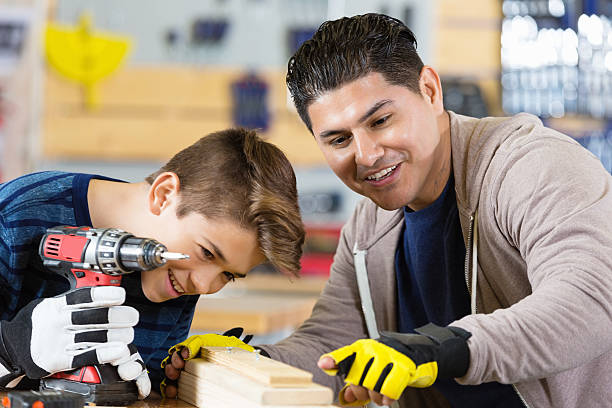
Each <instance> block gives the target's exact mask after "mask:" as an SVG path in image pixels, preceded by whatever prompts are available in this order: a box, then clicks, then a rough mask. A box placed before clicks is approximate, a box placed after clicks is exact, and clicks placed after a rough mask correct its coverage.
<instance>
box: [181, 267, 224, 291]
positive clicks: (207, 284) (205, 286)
mask: <svg viewBox="0 0 612 408" xmlns="http://www.w3.org/2000/svg"><path fill="white" fill-rule="evenodd" d="M216 269H218V270H216ZM221 272H222V271H221V268H215V267H210V268H203V269H199V270H197V269H196V270H194V271H192V272H191V274H190V275H189V277H190V280H191V283H192V285H193V287H194V289H195V291H196V292H197V293H198V294H200V295H205V294H208V293H214V292H217V291H218V290H219V289H221V288H220V287H219V288H217V286H219V285H218V284H217V280H218V279H217V277H218V276H219V274H220V273H221Z"/></svg>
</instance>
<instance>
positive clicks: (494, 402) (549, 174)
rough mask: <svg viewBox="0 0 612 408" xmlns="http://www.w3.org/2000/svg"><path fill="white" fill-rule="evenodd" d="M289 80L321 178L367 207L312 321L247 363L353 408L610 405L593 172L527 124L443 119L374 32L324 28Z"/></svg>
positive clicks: (404, 41) (295, 60) (368, 25)
mask: <svg viewBox="0 0 612 408" xmlns="http://www.w3.org/2000/svg"><path fill="white" fill-rule="evenodd" d="M288 70H289V71H288V74H287V85H288V87H289V90H290V92H291V94H292V97H293V100H294V102H295V105H296V108H297V111H298V113H299V114H300V117H301V118H302V120H303V121H304V123H305V124H306V126H307V127H308V129H309V130H310V131H311V132H312V134H313V135H314V138H315V140H316V142H317V144H318V145H319V147H320V149H321V150H322V152H323V154H324V156H325V158H326V160H327V162H328V163H329V165H330V167H331V168H332V170H333V171H334V172H335V173H336V175H337V176H338V177H339V178H340V179H342V181H343V182H344V183H345V184H346V185H347V186H349V187H350V188H351V189H353V190H354V191H356V192H358V193H359V194H362V195H364V196H365V197H366V199H365V200H364V201H362V202H361V203H360V205H359V206H358V207H357V208H356V210H355V212H354V214H353V216H352V217H351V219H350V220H349V221H348V223H347V224H346V225H345V227H344V228H343V231H342V235H341V239H340V242H339V246H338V249H337V252H336V256H335V258H334V264H333V265H332V268H331V272H330V278H329V281H328V283H327V286H326V287H325V289H324V290H323V292H322V294H321V298H320V299H319V301H318V303H317V304H316V306H315V308H314V310H313V313H312V316H311V317H310V319H308V320H307V321H306V322H305V323H304V324H303V325H302V326H301V327H300V328H299V329H298V330H297V331H296V332H295V333H294V334H293V335H291V336H290V337H289V338H287V339H286V340H283V341H281V342H279V343H277V344H275V345H266V346H261V348H262V349H263V350H264V351H265V352H267V353H268V354H269V355H270V356H271V357H272V358H274V359H278V360H281V361H284V362H287V363H289V364H292V365H295V366H298V367H301V368H304V369H306V370H309V371H311V372H313V373H314V376H315V380H316V381H317V382H320V383H324V384H327V385H330V386H333V387H335V388H336V389H340V388H341V387H342V377H343V376H345V379H346V381H347V386H345V387H344V388H343V389H342V390H340V394H339V399H340V402H342V403H345V404H351V405H362V404H363V403H365V402H366V401H367V400H368V399H371V400H373V401H374V402H376V403H378V404H383V403H384V404H391V403H392V402H393V401H394V400H397V399H399V398H400V396H401V400H400V405H401V406H402V407H412V406H427V407H448V406H453V407H494V406H498V407H502V406H503V407H516V406H530V407H594V406H606V405H608V404H609V401H610V400H612V388H611V387H610V383H612V370H611V369H610V367H611V366H612V352H611V351H610V349H611V348H612V279H611V278H612V276H611V275H612V273H611V271H612V257H611V256H610V254H611V253H612V177H611V176H610V174H608V173H606V171H605V170H604V168H603V167H602V165H601V163H600V162H599V161H598V160H597V159H596V158H595V157H594V156H593V155H591V154H590V153H589V152H587V151H586V150H585V149H583V148H582V147H580V145H579V144H578V143H576V142H575V141H573V140H572V139H571V138H569V137H567V136H564V135H562V134H560V133H558V132H555V131H553V130H551V129H548V128H545V127H543V126H542V123H541V122H540V120H538V118H536V117H534V116H531V115H527V114H520V115H517V116H515V117H512V118H485V119H475V118H470V117H465V116H461V115H457V114H455V113H453V112H448V111H445V110H444V108H443V99H442V92H441V86H440V79H439V77H438V74H437V73H436V72H435V70H434V69H433V68H431V67H429V66H425V65H423V63H422V62H421V60H420V58H419V57H418V55H417V53H416V41H415V39H414V36H413V34H412V33H411V32H410V30H409V29H408V28H406V27H405V26H404V25H403V24H402V23H401V22H399V21H398V20H396V19H393V18H390V17H387V16H384V15H379V14H367V15H362V16H355V17H351V18H342V19H339V20H336V21H328V22H326V23H324V24H323V25H322V26H321V27H320V28H319V30H318V31H317V32H316V33H315V35H314V36H313V38H312V39H311V40H309V41H306V42H305V43H304V44H303V45H302V46H301V47H300V49H299V50H298V51H297V52H296V54H295V55H294V56H293V57H292V58H291V60H290V61H289V66H288ZM428 323H433V325H430V324H428ZM410 334H411V335H410ZM321 355H323V357H322V358H321V359H320V360H319V357H320V356H321ZM317 362H318V366H317ZM319 368H321V369H324V370H325V371H326V372H328V373H330V374H334V373H337V374H342V375H341V376H336V377H326V375H325V374H324V373H323V371H320V370H319Z"/></svg>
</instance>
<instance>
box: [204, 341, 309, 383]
mask: <svg viewBox="0 0 612 408" xmlns="http://www.w3.org/2000/svg"><path fill="white" fill-rule="evenodd" d="M201 355H202V358H203V359H204V360H207V361H210V362H213V363H216V364H220V365H222V366H224V367H227V368H229V369H230V370H234V371H235V372H238V373H240V374H241V375H244V376H246V377H249V378H251V379H253V380H255V381H258V382H260V383H262V384H266V385H269V386H272V387H303V386H309V385H311V384H312V374H311V373H309V372H307V371H304V370H300V369H299V368H295V367H292V366H290V365H287V364H284V363H281V362H280V361H275V360H272V359H270V358H267V357H264V356H260V355H259V354H258V353H252V352H248V351H246V350H243V349H241V348H236V347H234V348H226V347H202V353H201Z"/></svg>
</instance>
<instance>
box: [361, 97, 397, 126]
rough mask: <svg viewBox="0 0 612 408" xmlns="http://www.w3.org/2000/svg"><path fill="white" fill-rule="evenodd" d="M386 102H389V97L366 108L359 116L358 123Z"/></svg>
mask: <svg viewBox="0 0 612 408" xmlns="http://www.w3.org/2000/svg"><path fill="white" fill-rule="evenodd" d="M388 103H391V99H383V100H382V101H378V102H376V103H375V104H374V106H372V107H371V108H370V109H368V111H367V112H366V113H364V114H363V115H362V116H361V117H360V118H359V123H363V122H365V121H366V120H367V119H368V118H369V117H370V116H372V115H373V114H375V113H376V111H377V110H379V109H380V108H382V107H383V106H385V105H386V104H388Z"/></svg>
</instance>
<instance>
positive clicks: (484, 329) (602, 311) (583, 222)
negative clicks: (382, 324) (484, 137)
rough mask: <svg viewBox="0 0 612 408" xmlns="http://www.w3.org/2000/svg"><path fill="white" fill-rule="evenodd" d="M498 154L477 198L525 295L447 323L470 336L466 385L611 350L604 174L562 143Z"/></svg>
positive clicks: (515, 377) (540, 373)
mask: <svg viewBox="0 0 612 408" xmlns="http://www.w3.org/2000/svg"><path fill="white" fill-rule="evenodd" d="M501 153H505V154H507V157H506V158H505V159H504V162H505V165H504V166H502V167H500V171H499V173H498V174H497V176H496V178H494V180H493V184H492V185H493V188H492V189H491V190H490V192H491V194H490V196H488V197H486V198H487V200H486V201H485V202H486V204H487V205H488V206H491V207H490V210H491V211H492V212H493V213H494V214H495V215H496V222H497V225H488V226H487V227H488V228H499V231H500V233H501V234H503V235H504V236H505V239H506V240H507V241H508V242H509V243H511V244H512V245H514V246H515V247H516V249H517V251H519V252H520V255H521V257H522V258H523V259H524V261H525V262H526V265H527V271H528V279H529V282H530V284H531V287H532V291H533V292H532V294H531V295H529V296H527V297H525V298H524V299H522V300H521V301H519V302H518V303H516V304H514V305H513V306H511V307H509V308H507V309H502V310H497V311H495V312H494V313H491V314H488V315H483V314H477V315H470V316H467V317H465V318H463V319H460V320H458V321H456V322H453V323H452V325H453V326H458V327H462V328H464V329H465V330H468V331H469V332H471V333H472V338H471V339H470V340H469V346H470V354H471V364H470V368H469V371H468V373H467V374H466V376H464V377H462V378H461V379H460V380H459V382H461V383H464V384H479V383H482V382H486V381H499V382H502V383H516V382H522V381H526V380H531V379H535V378H543V377H548V376H551V375H553V374H555V373H558V372H560V371H563V370H567V369H571V368H574V367H577V366H580V365H584V364H586V363H587V362H589V361H591V360H592V359H594V358H596V357H598V356H600V355H602V354H603V353H605V352H607V351H609V350H610V349H611V348H612V330H610V328H611V327H612V320H611V319H612V274H611V271H612V256H610V254H611V253H612V210H611V209H612V178H611V177H610V175H609V174H607V173H606V172H605V170H604V168H603V167H602V165H601V163H600V162H599V161H598V160H597V159H596V158H595V157H593V155H591V154H590V153H589V152H587V151H586V150H584V149H583V148H581V147H580V146H578V145H577V144H575V143H573V142H570V141H561V140H559V139H556V140H555V141H553V142H552V143H550V141H549V140H546V139H541V138H539V139H536V141H534V142H531V143H526V144H524V145H523V146H521V147H519V148H516V149H513V150H512V151H509V152H500V153H499V154H501ZM481 202H482V200H481ZM481 213H482V209H481ZM482 221H483V220H480V224H481V228H484V227H483V226H482ZM507 273H510V274H511V273H513V271H507Z"/></svg>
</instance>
